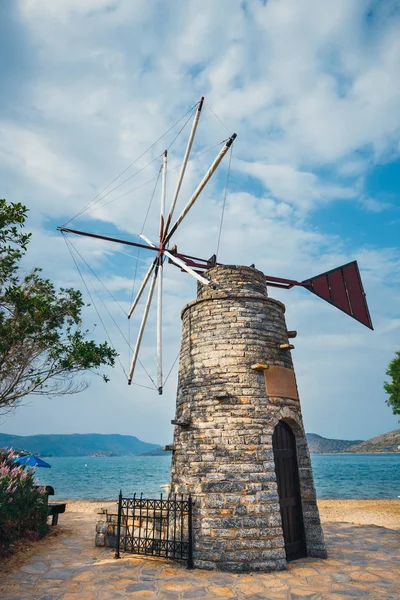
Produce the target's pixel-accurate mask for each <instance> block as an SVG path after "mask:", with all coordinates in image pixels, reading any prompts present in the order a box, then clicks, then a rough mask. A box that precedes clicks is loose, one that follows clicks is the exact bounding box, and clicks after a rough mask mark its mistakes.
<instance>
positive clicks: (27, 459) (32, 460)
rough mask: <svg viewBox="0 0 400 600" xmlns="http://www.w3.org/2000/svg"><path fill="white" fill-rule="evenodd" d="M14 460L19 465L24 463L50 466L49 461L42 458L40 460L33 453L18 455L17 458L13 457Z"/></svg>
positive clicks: (26, 464) (31, 465) (32, 465)
mask: <svg viewBox="0 0 400 600" xmlns="http://www.w3.org/2000/svg"><path fill="white" fill-rule="evenodd" d="M14 462H15V463H18V464H19V465H25V466H27V467H45V468H46V469H50V468H51V465H49V463H47V462H45V461H44V460H42V459H41V458H39V457H38V456H35V455H34V454H27V456H19V457H18V458H16V459H14Z"/></svg>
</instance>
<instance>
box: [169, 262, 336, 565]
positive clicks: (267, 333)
mask: <svg viewBox="0 0 400 600" xmlns="http://www.w3.org/2000/svg"><path fill="white" fill-rule="evenodd" d="M207 277H208V279H209V280H210V281H211V282H212V283H213V284H216V286H215V287H212V286H204V285H201V284H199V285H198V294H197V299H196V300H195V301H193V302H191V303H190V304H188V305H187V306H185V308H184V309H183V311H182V322H183V329H182V346H181V356H180V367H179V382H178V396H177V406H176V419H175V421H174V423H175V435H174V444H173V450H174V451H173V458H172V472H171V491H172V492H175V493H184V494H189V493H190V494H192V495H193V497H194V499H195V507H194V544H195V545H194V557H195V565H197V566H199V567H204V568H219V569H224V570H230V571H237V572H239V571H244V570H246V571H252V570H271V569H283V568H285V566H286V561H287V560H291V559H294V558H299V557H303V556H306V555H309V556H315V557H322V558H323V557H326V550H325V545H324V540H323V534H322V529H321V524H320V519H319V514H318V508H317V503H316V495H315V490H314V483H313V478H312V471H311V464H310V457H309V453H308V447H307V441H306V437H305V432H304V426H303V420H302V415H301V408H300V401H299V396H298V391H297V386H296V380H295V375H294V370H293V363H292V358H291V352H290V350H291V348H292V347H293V346H291V344H290V343H289V340H290V338H292V337H295V332H288V331H287V329H286V323H285V306H284V305H283V304H282V303H281V302H278V301H277V300H274V299H272V298H269V297H268V294H267V286H266V281H265V275H264V274H263V273H262V272H260V271H258V270H257V269H255V268H252V267H239V266H229V265H226V266H217V267H214V268H212V269H210V270H209V271H208V272H207Z"/></svg>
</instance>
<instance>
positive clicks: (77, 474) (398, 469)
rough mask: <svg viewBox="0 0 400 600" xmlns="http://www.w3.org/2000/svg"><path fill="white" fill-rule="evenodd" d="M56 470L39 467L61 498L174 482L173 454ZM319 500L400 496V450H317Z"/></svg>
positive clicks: (69, 462)
mask: <svg viewBox="0 0 400 600" xmlns="http://www.w3.org/2000/svg"><path fill="white" fill-rule="evenodd" d="M46 462H49V463H50V464H51V468H50V469H45V468H37V469H36V477H37V479H38V482H39V483H40V484H41V485H51V486H53V488H54V490H55V496H54V498H55V499H60V500H61V499H68V500H114V499H116V498H117V496H118V494H119V491H120V490H122V492H123V495H124V496H125V497H129V496H133V494H135V493H136V494H137V495H138V494H139V495H140V494H141V493H142V494H143V496H144V497H147V498H157V497H159V495H160V493H163V492H164V495H165V491H164V490H162V489H161V487H160V486H162V485H166V484H168V482H169V473H170V467H171V455H165V456H121V457H87V456H86V457H85V456H84V457H66V458H56V457H51V458H48V459H46ZM311 462H312V467H313V473H314V482H315V487H316V491H317V496H318V497H319V498H400V454H312V455H311Z"/></svg>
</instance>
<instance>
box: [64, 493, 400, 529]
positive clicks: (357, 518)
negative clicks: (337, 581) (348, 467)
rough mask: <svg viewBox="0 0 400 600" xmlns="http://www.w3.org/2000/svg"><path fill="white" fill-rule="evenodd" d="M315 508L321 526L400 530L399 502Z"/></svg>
mask: <svg viewBox="0 0 400 600" xmlns="http://www.w3.org/2000/svg"><path fill="white" fill-rule="evenodd" d="M60 502H61V500H60ZM62 502H66V503H67V511H68V512H75V513H92V514H93V513H98V512H100V510H101V509H102V508H107V510H108V511H111V509H113V508H114V509H115V512H117V501H115V502H109V501H106V500H104V501H101V500H93V501H92V500H62ZM318 508H319V511H320V515H321V520H322V522H323V523H326V522H340V523H353V524H355V525H378V526H379V527H386V528H388V529H400V499H395V500H358V499H356V500H319V501H318Z"/></svg>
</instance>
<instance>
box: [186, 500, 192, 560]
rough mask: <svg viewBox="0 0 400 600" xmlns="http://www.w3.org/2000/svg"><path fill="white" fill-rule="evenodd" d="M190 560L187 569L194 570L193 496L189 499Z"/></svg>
mask: <svg viewBox="0 0 400 600" xmlns="http://www.w3.org/2000/svg"><path fill="white" fill-rule="evenodd" d="M188 538H189V539H188V559H187V568H188V569H193V524H192V496H190V495H189V499H188Z"/></svg>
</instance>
